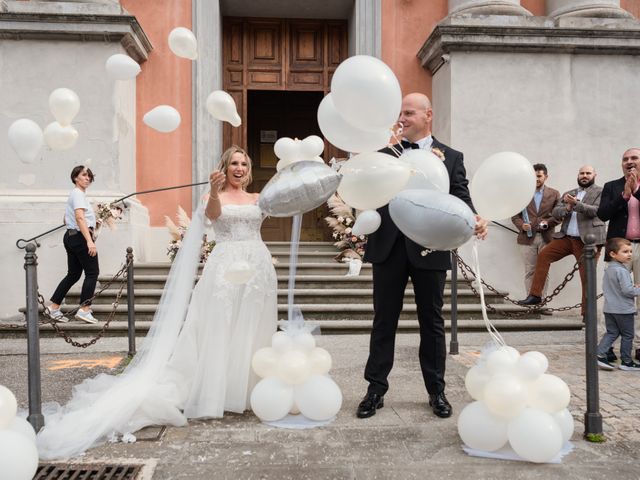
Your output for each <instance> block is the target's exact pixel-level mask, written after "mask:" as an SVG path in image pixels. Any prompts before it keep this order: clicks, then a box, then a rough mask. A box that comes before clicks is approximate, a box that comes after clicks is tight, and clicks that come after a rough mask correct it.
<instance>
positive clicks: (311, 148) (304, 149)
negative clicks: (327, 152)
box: [299, 135, 324, 160]
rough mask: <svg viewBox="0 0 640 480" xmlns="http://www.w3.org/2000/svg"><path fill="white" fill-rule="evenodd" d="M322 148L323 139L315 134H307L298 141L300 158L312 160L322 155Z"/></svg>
mask: <svg viewBox="0 0 640 480" xmlns="http://www.w3.org/2000/svg"><path fill="white" fill-rule="evenodd" d="M323 150H324V140H322V139H321V138H320V137H319V136H317V135H309V136H308V137H306V138H304V139H303V140H302V142H300V147H299V151H300V159H301V160H313V159H314V158H316V157H319V156H320V155H322V151H323Z"/></svg>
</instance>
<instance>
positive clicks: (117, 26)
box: [0, 1, 153, 63]
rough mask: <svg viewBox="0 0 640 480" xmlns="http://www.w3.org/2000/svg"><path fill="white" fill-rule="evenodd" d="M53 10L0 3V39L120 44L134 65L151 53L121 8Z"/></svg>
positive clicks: (72, 6)
mask: <svg viewBox="0 0 640 480" xmlns="http://www.w3.org/2000/svg"><path fill="white" fill-rule="evenodd" d="M19 4H23V5H19ZM29 4H31V5H29ZM54 6H55V4H53V5H51V4H46V3H45V2H6V1H4V2H0V39H4V40H27V39H28V40H76V41H102V42H104V41H107V42H120V43H121V44H122V47H123V48H124V50H125V51H126V52H127V54H128V55H129V56H130V57H131V58H133V59H134V60H135V61H137V62H138V63H142V62H144V61H145V60H147V58H148V56H149V52H150V51H151V50H152V49H153V46H152V45H151V42H150V41H149V39H148V38H147V35H146V34H145V33H144V31H143V30H142V27H141V26H140V24H139V23H138V20H137V19H136V17H135V16H133V15H131V14H129V13H128V12H127V11H126V10H124V9H123V8H121V7H118V8H117V9H116V8H114V7H112V6H104V5H100V4H97V5H96V4H81V6H78V4H72V3H66V6H67V8H53V7H54ZM64 6H65V5H63V7H64ZM37 7H40V8H37ZM58 7H59V6H58Z"/></svg>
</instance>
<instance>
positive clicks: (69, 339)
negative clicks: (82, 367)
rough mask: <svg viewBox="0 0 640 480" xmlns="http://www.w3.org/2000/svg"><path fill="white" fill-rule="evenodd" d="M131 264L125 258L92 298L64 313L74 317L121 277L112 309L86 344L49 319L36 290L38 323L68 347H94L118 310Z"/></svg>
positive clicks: (47, 309) (20, 326) (43, 302)
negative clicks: (40, 317)
mask: <svg viewBox="0 0 640 480" xmlns="http://www.w3.org/2000/svg"><path fill="white" fill-rule="evenodd" d="M132 262H133V258H132V257H131V258H130V257H127V261H126V262H125V263H124V264H123V265H122V267H121V268H120V270H118V272H117V273H116V274H115V275H114V276H113V277H112V278H111V279H110V280H109V281H108V282H106V283H105V284H104V286H103V287H102V288H100V290H98V292H96V293H95V294H94V295H93V297H91V298H90V299H88V300H85V301H84V302H83V303H82V304H81V305H79V306H77V307H75V308H74V309H72V310H71V311H69V312H67V313H66V315H70V316H72V315H75V313H76V312H77V311H78V310H79V309H80V308H81V307H83V306H85V305H87V304H89V303H90V302H91V301H92V300H94V299H95V298H97V297H99V296H100V294H101V293H102V292H104V291H105V290H106V289H108V288H109V287H111V285H112V284H113V283H114V282H115V281H116V280H117V279H118V278H119V277H122V280H121V281H120V288H119V289H118V293H117V294H116V299H115V301H114V302H113V304H112V305H113V309H112V310H111V312H109V316H108V317H107V320H106V321H105V324H104V325H103V326H102V328H101V329H100V331H99V332H98V333H97V334H96V336H95V337H94V338H92V339H91V340H89V341H88V342H84V343H81V342H77V341H76V340H74V339H73V338H72V337H71V336H70V335H69V334H68V333H67V332H65V331H64V330H63V329H62V328H60V325H59V322H57V321H56V320H54V319H53V318H51V315H50V314H49V307H47V306H45V299H44V296H43V295H42V294H41V293H40V291H39V290H38V304H40V306H41V307H42V312H41V313H42V316H43V317H44V320H40V323H41V324H50V325H51V327H52V328H53V330H54V331H55V332H56V334H57V335H59V336H60V337H62V338H64V341H65V342H67V343H68V344H70V345H73V346H74V347H78V348H87V347H90V346H92V345H95V344H96V343H97V342H98V340H100V339H101V338H102V337H103V336H104V335H105V333H106V332H107V330H108V329H109V324H110V323H111V321H112V320H113V319H114V317H115V313H116V310H117V308H118V305H119V304H120V298H121V297H122V292H123V290H124V288H125V286H126V285H127V277H126V275H125V274H126V273H127V270H128V268H129V265H130V264H131V263H132ZM101 283H102V282H101ZM3 327H5V328H7V327H8V328H15V329H22V328H24V325H3Z"/></svg>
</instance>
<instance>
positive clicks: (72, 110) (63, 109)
mask: <svg viewBox="0 0 640 480" xmlns="http://www.w3.org/2000/svg"><path fill="white" fill-rule="evenodd" d="M49 110H51V113H52V114H53V116H54V117H55V119H56V120H57V122H58V123H59V124H60V125H62V126H63V127H66V126H68V125H71V122H72V121H73V119H74V118H75V117H76V115H77V114H78V112H79V111H80V98H78V95H77V94H76V92H74V91H73V90H71V89H69V88H56V89H55V90H54V91H53V92H51V94H50V95H49Z"/></svg>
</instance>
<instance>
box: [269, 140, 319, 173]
mask: <svg viewBox="0 0 640 480" xmlns="http://www.w3.org/2000/svg"><path fill="white" fill-rule="evenodd" d="M323 150H324V141H323V140H322V139H321V138H320V137H319V136H317V135H309V136H308V137H307V138H305V139H304V140H298V139H297V138H296V139H293V138H289V137H282V138H279V139H278V141H277V142H276V143H275V144H274V145H273V151H274V153H275V154H276V157H278V158H279V159H280V160H279V161H278V164H277V165H276V170H277V171H278V172H279V171H280V170H282V169H283V168H285V167H288V166H289V165H291V164H292V163H295V162H301V161H303V160H313V161H315V162H322V163H324V160H323V159H322V158H321V157H320V155H322V151H323Z"/></svg>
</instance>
